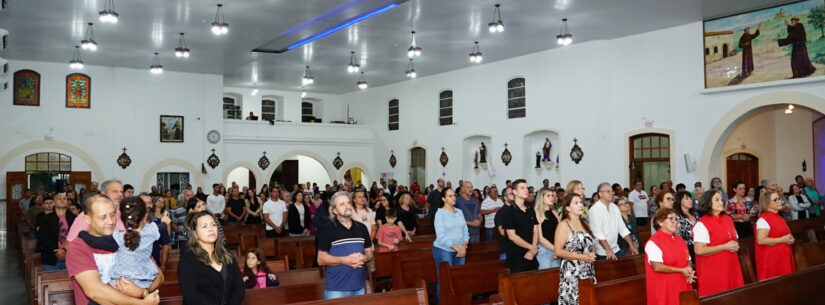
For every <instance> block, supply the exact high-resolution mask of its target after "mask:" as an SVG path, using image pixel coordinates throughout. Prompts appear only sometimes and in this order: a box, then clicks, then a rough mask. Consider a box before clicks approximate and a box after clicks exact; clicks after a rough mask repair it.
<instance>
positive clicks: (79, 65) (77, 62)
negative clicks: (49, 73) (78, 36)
mask: <svg viewBox="0 0 825 305" xmlns="http://www.w3.org/2000/svg"><path fill="white" fill-rule="evenodd" d="M69 68H72V69H75V70H79V69H83V60H82V59H80V46H74V57H72V60H70V61H69Z"/></svg>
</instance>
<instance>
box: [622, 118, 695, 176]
mask: <svg viewBox="0 0 825 305" xmlns="http://www.w3.org/2000/svg"><path fill="white" fill-rule="evenodd" d="M645 133H658V134H665V135H667V136H668V138H669V139H668V143H669V144H670V147H669V149H668V150H669V151H670V155H669V159H670V179H673V176H674V174H675V172H674V171H675V170H676V159H677V157H676V156H675V154H676V141H674V140H673V139H674V137H675V136H676V131H674V130H673V129H666V128H656V127H650V128H641V129H636V130H632V131H628V132H626V133H625V134H624V178H625V179H630V138H631V137H633V136H637V135H640V134H645ZM685 170H686V171H687V169H685ZM631 183H633V181H625V185H630V184H631Z"/></svg>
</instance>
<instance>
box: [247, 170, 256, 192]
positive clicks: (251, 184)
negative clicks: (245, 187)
mask: <svg viewBox="0 0 825 305" xmlns="http://www.w3.org/2000/svg"><path fill="white" fill-rule="evenodd" d="M257 184H258V183H257V181H255V174H253V173H252V171H251V170H250V171H249V188H251V189H253V190H254V189H257V188H258V186H257Z"/></svg>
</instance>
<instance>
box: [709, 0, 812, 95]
mask: <svg viewBox="0 0 825 305" xmlns="http://www.w3.org/2000/svg"><path fill="white" fill-rule="evenodd" d="M703 32H704V33H703V34H704V50H703V52H704V53H703V54H704V59H705V88H720V87H728V86H736V85H741V84H756V83H764V82H773V81H779V80H786V79H798V78H811V77H820V76H823V75H825V0H805V1H796V2H792V3H785V4H782V5H776V6H771V7H767V8H761V9H757V10H753V11H749V12H744V13H739V14H735V15H731V16H725V17H719V18H715V19H710V20H705V21H704V23H703Z"/></svg>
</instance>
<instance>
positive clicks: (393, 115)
mask: <svg viewBox="0 0 825 305" xmlns="http://www.w3.org/2000/svg"><path fill="white" fill-rule="evenodd" d="M398 113H399V112H398V99H394V100H390V103H389V119H388V120H387V122H388V128H389V129H390V130H398Z"/></svg>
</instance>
